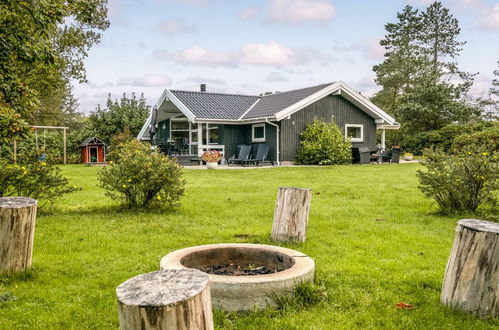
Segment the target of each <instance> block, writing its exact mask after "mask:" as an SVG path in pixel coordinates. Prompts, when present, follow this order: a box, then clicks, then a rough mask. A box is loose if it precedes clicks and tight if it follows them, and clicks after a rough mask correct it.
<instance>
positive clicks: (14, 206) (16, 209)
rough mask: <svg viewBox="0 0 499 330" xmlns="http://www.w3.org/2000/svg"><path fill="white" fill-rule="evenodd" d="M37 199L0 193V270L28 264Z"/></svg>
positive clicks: (17, 267) (16, 269)
mask: <svg viewBox="0 0 499 330" xmlns="http://www.w3.org/2000/svg"><path fill="white" fill-rule="evenodd" d="M37 203H38V202H37V201H36V200H35V199H32V198H26V197H0V273H3V272H18V271H23V270H25V269H27V268H29V267H31V262H32V255H33V239H34V236H35V222H36V205H37Z"/></svg>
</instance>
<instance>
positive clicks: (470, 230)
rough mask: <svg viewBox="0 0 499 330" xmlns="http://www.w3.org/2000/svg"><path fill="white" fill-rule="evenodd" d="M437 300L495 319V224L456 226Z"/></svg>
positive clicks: (498, 276) (498, 304) (498, 293)
mask: <svg viewBox="0 0 499 330" xmlns="http://www.w3.org/2000/svg"><path fill="white" fill-rule="evenodd" d="M440 301H441V302H442V303H443V304H445V305H447V306H449V307H451V308H459V309H462V310H464V311H467V312H472V313H475V314H478V315H479V316H492V317H499V224H498V223H493V222H488V221H481V220H469V219H465V220H460V221H459V222H458V223H457V228H456V236H455V239H454V246H453V247H452V251H451V255H450V257H449V262H448V263H447V269H446V271H445V277H444V283H443V286H442V293H441V296H440Z"/></svg>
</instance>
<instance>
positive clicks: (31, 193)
mask: <svg viewBox="0 0 499 330" xmlns="http://www.w3.org/2000/svg"><path fill="white" fill-rule="evenodd" d="M60 172H61V170H60V168H58V167H57V166H55V165H52V164H49V163H46V162H40V161H35V162H33V163H31V164H27V165H17V164H8V163H7V162H6V161H1V162H0V196H24V197H31V198H34V199H36V200H38V202H39V203H38V205H39V206H40V207H43V206H45V205H47V204H48V205H52V204H53V203H54V202H55V200H56V199H57V198H59V197H61V196H62V195H64V194H67V193H71V192H73V191H75V190H79V188H78V187H76V186H70V185H69V184H68V180H67V179H66V178H65V177H63V176H62V175H61V173H60Z"/></svg>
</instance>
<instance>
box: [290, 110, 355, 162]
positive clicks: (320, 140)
mask: <svg viewBox="0 0 499 330" xmlns="http://www.w3.org/2000/svg"><path fill="white" fill-rule="evenodd" d="M300 139H301V142H300V146H299V147H298V152H297V154H296V162H297V163H298V164H310V165H311V164H318V165H332V164H345V163H351V161H352V149H351V147H352V146H351V144H350V141H346V140H345V138H344V137H343V133H342V132H341V129H340V128H339V127H338V125H336V124H335V123H334V122H330V123H326V122H323V121H321V120H318V119H314V122H313V123H311V124H309V125H307V127H306V128H305V130H304V131H303V132H302V133H301V134H300Z"/></svg>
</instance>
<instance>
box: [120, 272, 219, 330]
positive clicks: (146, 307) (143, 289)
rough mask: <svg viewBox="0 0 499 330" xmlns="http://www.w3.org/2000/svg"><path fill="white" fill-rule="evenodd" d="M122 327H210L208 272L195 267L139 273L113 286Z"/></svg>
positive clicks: (202, 329) (175, 329)
mask: <svg viewBox="0 0 499 330" xmlns="http://www.w3.org/2000/svg"><path fill="white" fill-rule="evenodd" d="M116 295H117V297H118V312H119V318H120V328H121V330H139V329H140V330H149V329H158V330H159V329H169V330H170V329H171V330H180V329H182V330H187V329H189V330H190V329H192V330H198V329H199V330H211V329H213V315H212V311H211V294H210V285H209V279H208V275H207V274H206V273H203V272H201V271H199V270H197V269H166V270H160V271H156V272H152V273H147V274H142V275H139V276H136V277H134V278H131V279H129V280H128V281H126V282H123V283H122V284H121V285H120V286H118V288H117V289H116Z"/></svg>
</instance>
